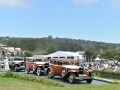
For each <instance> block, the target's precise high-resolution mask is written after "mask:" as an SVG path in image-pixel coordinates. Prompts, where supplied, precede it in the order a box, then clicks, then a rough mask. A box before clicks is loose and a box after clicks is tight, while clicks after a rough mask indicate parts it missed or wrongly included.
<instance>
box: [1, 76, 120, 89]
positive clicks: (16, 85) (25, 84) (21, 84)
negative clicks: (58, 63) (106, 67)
mask: <svg viewBox="0 0 120 90" xmlns="http://www.w3.org/2000/svg"><path fill="white" fill-rule="evenodd" d="M0 90H120V84H108V85H80V86H72V87H53V86H49V85H45V84H40V83H36V82H32V81H25V80H20V79H15V78H2V77H0Z"/></svg>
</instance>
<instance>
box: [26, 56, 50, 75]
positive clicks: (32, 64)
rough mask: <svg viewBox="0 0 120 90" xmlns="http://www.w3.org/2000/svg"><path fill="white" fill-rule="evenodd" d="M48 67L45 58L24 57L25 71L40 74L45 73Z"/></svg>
mask: <svg viewBox="0 0 120 90" xmlns="http://www.w3.org/2000/svg"><path fill="white" fill-rule="evenodd" d="M48 67H49V62H48V60H47V59H34V58H28V59H26V64H25V73H29V72H30V71H32V72H33V73H35V74H37V75H38V76H40V75H42V74H46V71H47V69H48Z"/></svg>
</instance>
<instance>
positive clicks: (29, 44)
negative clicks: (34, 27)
mask: <svg viewBox="0 0 120 90" xmlns="http://www.w3.org/2000/svg"><path fill="white" fill-rule="evenodd" d="M0 43H2V44H6V45H7V46H9V47H21V48H22V50H30V51H35V52H40V53H46V51H47V50H48V49H50V48H52V49H54V50H55V51H57V50H64V51H83V50H94V51H97V52H101V51H105V50H107V49H108V48H114V49H120V44H114V43H105V42H97V41H90V40H81V39H70V38H58V37H56V38H52V36H48V37H43V38H21V37H9V36H7V37H0Z"/></svg>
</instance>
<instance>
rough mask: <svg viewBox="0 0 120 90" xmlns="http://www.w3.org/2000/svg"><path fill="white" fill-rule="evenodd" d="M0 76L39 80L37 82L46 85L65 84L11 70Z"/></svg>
mask: <svg viewBox="0 0 120 90" xmlns="http://www.w3.org/2000/svg"><path fill="white" fill-rule="evenodd" d="M0 77H5V78H16V79H21V80H27V81H33V82H37V83H41V84H45V85H50V86H56V87H64V86H63V84H61V83H59V82H57V81H53V80H48V79H44V78H38V77H33V76H28V75H24V74H17V73H13V72H11V71H7V72H6V73H4V74H1V75H0Z"/></svg>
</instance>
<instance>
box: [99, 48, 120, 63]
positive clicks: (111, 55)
mask: <svg viewBox="0 0 120 90" xmlns="http://www.w3.org/2000/svg"><path fill="white" fill-rule="evenodd" d="M101 58H104V59H106V60H111V61H114V63H115V64H118V63H119V62H120V51H118V50H115V49H109V50H107V51H105V52H103V53H101ZM115 61H117V63H116V62H115Z"/></svg>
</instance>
